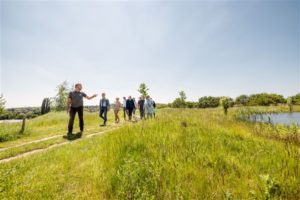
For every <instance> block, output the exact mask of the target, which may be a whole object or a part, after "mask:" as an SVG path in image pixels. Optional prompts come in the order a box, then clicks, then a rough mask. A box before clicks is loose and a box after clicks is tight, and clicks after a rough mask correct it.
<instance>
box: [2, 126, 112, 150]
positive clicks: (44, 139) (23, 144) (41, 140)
mask: <svg viewBox="0 0 300 200" xmlns="http://www.w3.org/2000/svg"><path fill="white" fill-rule="evenodd" d="M112 127H114V125H113V126H112ZM88 130H90V129H87V131H88ZM60 137H62V134H59V135H52V136H50V137H45V138H41V139H37V140H32V141H29V142H24V143H22V144H17V145H13V146H9V147H3V148H0V152H1V151H5V150H8V149H12V148H16V147H22V146H25V145H28V144H33V143H39V142H43V141H46V140H51V139H54V138H60Z"/></svg>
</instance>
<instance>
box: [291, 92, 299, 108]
mask: <svg viewBox="0 0 300 200" xmlns="http://www.w3.org/2000/svg"><path fill="white" fill-rule="evenodd" d="M292 101H293V104H296V105H299V104H300V93H298V94H296V95H295V96H292Z"/></svg>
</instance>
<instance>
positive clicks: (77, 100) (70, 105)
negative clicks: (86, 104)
mask: <svg viewBox="0 0 300 200" xmlns="http://www.w3.org/2000/svg"><path fill="white" fill-rule="evenodd" d="M81 89H82V85H81V83H77V84H76V85H75V90H74V91H72V92H70V93H69V96H68V98H67V113H69V115H70V119H69V125H68V134H67V136H68V137H70V136H71V135H72V132H73V124H74V119H75V115H76V113H78V117H79V127H80V133H79V134H80V136H81V135H82V132H83V128H84V121H83V97H85V98H86V99H93V98H95V97H96V96H97V94H94V95H93V96H90V97H89V96H87V95H86V94H85V93H84V92H81Z"/></svg>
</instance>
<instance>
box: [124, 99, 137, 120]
mask: <svg viewBox="0 0 300 200" xmlns="http://www.w3.org/2000/svg"><path fill="white" fill-rule="evenodd" d="M126 109H127V111H128V117H129V120H130V121H131V118H132V112H133V109H135V105H134V101H133V99H132V98H131V96H129V97H128V99H127V101H126Z"/></svg>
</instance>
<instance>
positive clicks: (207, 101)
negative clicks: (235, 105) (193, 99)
mask: <svg viewBox="0 0 300 200" xmlns="http://www.w3.org/2000/svg"><path fill="white" fill-rule="evenodd" d="M219 104H220V97H212V96H204V97H201V98H200V99H199V100H198V107H199V108H215V107H218V106H219Z"/></svg>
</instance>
